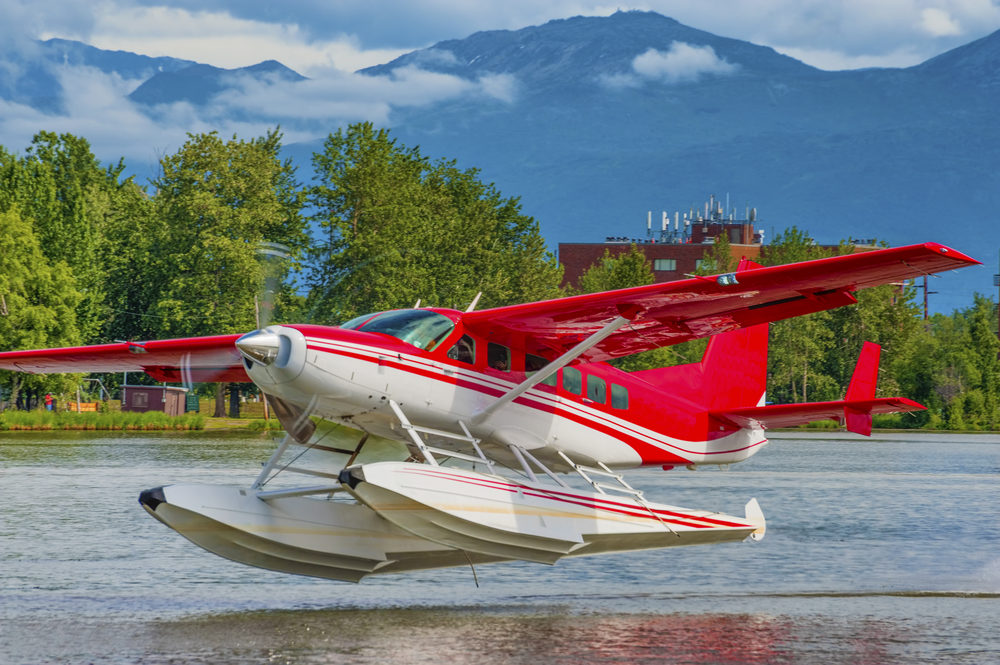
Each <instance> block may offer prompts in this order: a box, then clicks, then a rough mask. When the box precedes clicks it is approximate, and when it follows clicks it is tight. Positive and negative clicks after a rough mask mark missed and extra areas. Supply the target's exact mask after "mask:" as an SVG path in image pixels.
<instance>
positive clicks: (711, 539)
mask: <svg viewBox="0 0 1000 665" xmlns="http://www.w3.org/2000/svg"><path fill="white" fill-rule="evenodd" d="M978 263H979V262H978V261H976V260H974V259H972V258H970V257H968V256H966V255H964V254H962V253H960V252H957V251H955V250H954V249H951V248H948V247H946V246H944V245H940V244H936V243H925V244H917V245H911V246H906V247H897V248H886V249H879V250H874V251H870V252H865V253H858V254H852V255H844V256H837V257H832V258H825V259H818V260H812V261H806V262H801V263H795V264H788V265H782V266H772V267H762V266H759V265H757V264H755V263H753V262H751V261H748V260H743V261H741V262H740V265H739V268H738V269H737V270H736V271H734V272H731V273H727V274H721V275H713V276H694V277H691V278H689V279H683V280H680V281H674V282H667V283H659V284H651V285H647V286H639V287H634V288H626V289H620V290H615V291H607V292H603V293H595V294H589V295H578V296H571V297H564V298H558V299H554V300H548V301H541V302H531V303H525V304H519V305H512V306H506V307H496V308H492V309H481V310H477V309H474V307H473V306H470V307H469V308H468V309H467V310H465V311H460V310H455V309H445V308H438V307H424V308H420V307H418V308H413V309H400V310H393V311H385V312H377V313H371V314H366V315H364V316H360V317H357V318H355V319H353V320H350V321H347V322H345V323H343V324H341V325H339V326H335V327H334V326H321V325H292V324H281V325H269V326H266V327H264V328H262V329H260V330H255V331H252V332H248V333H246V334H233V335H217V336H210V337H198V338H185V339H168V340H152V341H145V342H124V343H114V344H103V345H97V346H86V347H74V348H60V349H45V350H34V351H8V352H5V353H0V369H7V370H15V371H23V372H32V373H42V372H122V371H128V372H138V371H141V372H145V373H146V374H148V375H149V376H151V377H152V378H153V379H155V380H157V381H164V382H179V383H184V384H190V383H192V382H198V381H224V382H245V381H252V382H253V383H255V384H256V385H257V386H258V387H259V388H260V390H261V391H262V392H263V393H264V394H265V395H266V396H267V400H268V403H269V404H270V406H271V407H272V408H273V410H274V412H275V415H276V417H277V418H278V419H279V421H280V423H281V425H282V427H283V429H284V430H285V435H284V438H283V439H282V440H281V441H280V442H278V443H277V444H276V449H275V450H274V452H273V454H272V455H271V457H270V459H268V460H266V461H264V462H263V464H262V467H263V468H262V469H261V470H260V472H259V473H258V474H257V475H256V478H255V479H254V480H253V481H252V482H249V480H250V479H249V477H248V483H247V484H246V485H244V486H221V485H207V484H172V485H166V486H163V487H156V488H152V489H146V490H144V491H142V492H141V493H140V494H139V503H140V504H141V505H142V507H143V508H144V509H145V510H146V511H147V512H148V513H149V514H150V515H152V516H153V517H154V518H156V519H157V520H159V521H160V522H162V523H164V524H166V525H167V526H169V527H171V528H173V529H175V530H176V531H177V532H178V533H180V534H181V535H182V536H184V537H185V538H187V539H189V540H190V541H192V542H193V543H195V544H197V545H199V546H201V547H202V548H204V549H206V550H208V551H210V552H213V553H215V554H218V555H220V556H223V557H226V558H228V559H231V560H233V561H237V562H240V563H243V564H248V565H250V566H256V567H260V568H266V569H271V570H276V571H282V572H287V573H293V574H300V575H307V576H314V577H319V578H327V579H333V580H343V581H350V582H358V581H360V580H362V579H363V578H366V577H368V576H371V575H380V574H388V573H402V572H406V571H415V570H425V569H431V568H439V567H447V566H466V565H468V566H475V565H478V564H486V563H493V562H503V561H512V560H524V561H531V562H538V563H544V564H554V563H556V562H558V561H559V560H561V559H562V558H564V557H575V556H587V555H597V554H609V553H614V552H623V551H633V550H642V549H652V548H666V547H675V546H684V545H698V544H711V543H723V542H731V541H743V540H748V539H749V540H759V539H760V538H762V537H763V536H764V533H765V529H766V524H765V519H764V515H763V512H762V510H761V508H760V506H759V505H758V503H757V501H756V500H755V499H750V500H749V502H748V503H747V504H746V506H745V510H744V513H745V514H744V515H741V516H740V515H729V514H723V513H720V512H716V511H713V510H702V509H691V508H683V507H679V506H674V505H670V504H667V503H658V502H654V501H652V500H650V499H648V498H647V497H646V496H645V494H644V493H643V491H642V490H640V489H637V488H635V487H633V486H632V484H630V483H629V481H628V480H627V479H626V478H625V476H624V472H625V471H627V470H629V469H636V468H640V467H656V468H661V469H664V470H670V469H681V468H686V469H696V468H698V467H701V466H704V465H720V466H726V465H730V464H734V463H737V462H741V461H743V460H746V459H747V458H749V457H751V456H752V455H754V454H756V453H757V452H759V451H760V450H761V449H762V448H763V447H764V446H765V445H766V444H767V441H768V439H767V432H768V429H771V428H775V427H785V426H793V425H798V424H803V423H807V422H810V421H814V420H822V419H830V420H835V421H838V422H840V423H842V425H843V426H844V427H845V428H846V429H847V430H849V431H850V432H855V433H858V434H862V435H870V434H871V428H872V414H877V413H894V412H906V411H913V410H917V409H922V408H923V407H922V406H921V405H919V404H917V403H916V402H914V401H912V400H909V399H906V398H903V397H876V381H877V376H878V364H879V354H880V349H879V348H878V347H877V346H876V345H874V344H870V343H865V345H864V347H863V348H862V349H861V350H860V355H859V359H858V362H857V366H856V368H855V370H854V374H853V377H852V379H851V381H850V384H849V386H848V388H847V394H846V396H845V398H844V399H843V400H837V401H829V402H810V403H801V404H768V403H767V402H766V399H765V397H766V374H767V372H766V370H767V340H768V324H769V323H770V322H774V321H778V320H782V319H787V318H790V317H795V316H800V315H804V314H809V313H812V312H818V311H821V310H827V309H831V308H835V307H840V306H844V305H850V304H852V303H854V302H856V297H855V295H854V294H855V293H856V292H857V291H858V290H861V289H865V288H869V287H873V286H877V285H881V284H888V283H899V282H903V281H904V280H907V279H912V278H916V277H920V276H923V275H928V274H933V273H937V272H941V271H946V270H952V269H955V268H961V267H965V266H970V265H973V264H978ZM703 337H708V338H709V341H708V344H707V348H706V350H705V352H704V356H703V357H702V359H701V360H700V362H695V363H691V364H684V365H677V366H672V367H664V368H660V369H649V370H643V371H636V372H631V373H629V372H625V371H622V370H620V369H617V368H616V367H614V366H613V365H611V364H609V363H608V362H607V361H609V360H612V359H615V358H620V357H623V356H627V355H629V354H634V353H638V352H640V351H645V350H649V349H655V348H659V347H663V346H668V345H672V344H677V343H680V342H684V341H688V340H692V339H697V338H703ZM473 571H475V568H473Z"/></svg>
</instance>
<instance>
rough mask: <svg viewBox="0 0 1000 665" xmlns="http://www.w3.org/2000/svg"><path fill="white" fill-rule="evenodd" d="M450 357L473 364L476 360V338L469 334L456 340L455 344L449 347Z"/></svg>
mask: <svg viewBox="0 0 1000 665" xmlns="http://www.w3.org/2000/svg"><path fill="white" fill-rule="evenodd" d="M448 357H449V358H451V359H452V360H457V361H458V362H460V363H465V364H467V365H472V364H474V363H475V362H476V340H474V339H472V338H471V337H469V336H468V335H462V337H461V338H460V339H459V340H458V341H457V342H455V345H454V346H452V347H451V348H450V349H448Z"/></svg>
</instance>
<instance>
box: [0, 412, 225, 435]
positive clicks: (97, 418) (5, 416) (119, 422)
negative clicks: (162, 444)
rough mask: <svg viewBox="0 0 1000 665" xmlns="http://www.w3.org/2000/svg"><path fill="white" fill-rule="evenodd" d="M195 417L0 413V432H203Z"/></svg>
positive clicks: (199, 418)
mask: <svg viewBox="0 0 1000 665" xmlns="http://www.w3.org/2000/svg"><path fill="white" fill-rule="evenodd" d="M205 420H206V418H205V417H204V416H202V415H199V414H187V415H183V416H168V415H166V414H165V413H161V412H158V411H149V412H147V413H129V412H125V413H122V412H109V413H74V412H69V411H13V410H7V411H3V412H0V431H16V430H43V431H44V430H195V429H204V428H205Z"/></svg>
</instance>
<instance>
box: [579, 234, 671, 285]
mask: <svg viewBox="0 0 1000 665" xmlns="http://www.w3.org/2000/svg"><path fill="white" fill-rule="evenodd" d="M655 281H656V277H655V276H654V275H653V269H652V266H650V263H649V259H647V258H646V255H645V254H643V253H642V251H641V250H640V249H639V248H638V247H636V246H635V245H630V246H629V249H628V251H627V252H618V253H616V254H612V253H611V250H609V249H605V250H604V256H602V257H601V258H600V259H599V260H598V261H597V262H595V263H594V264H593V265H592V266H590V268H588V269H587V271H586V272H584V273H583V274H582V275H581V276H580V279H579V283H578V285H577V288H576V289H575V290H574V291H575V292H576V293H600V292H601V291H611V290H614V289H625V288H628V287H630V286H643V285H645V284H652V283H653V282H655Z"/></svg>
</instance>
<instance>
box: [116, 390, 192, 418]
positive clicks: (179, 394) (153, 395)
mask: <svg viewBox="0 0 1000 665" xmlns="http://www.w3.org/2000/svg"><path fill="white" fill-rule="evenodd" d="M186 396H187V388H174V387H172V386H128V385H125V386H122V411H137V412H140V413H142V412H145V411H163V412H164V413H166V414H167V415H168V416H181V415H184V403H185V402H184V400H185V397H186Z"/></svg>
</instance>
